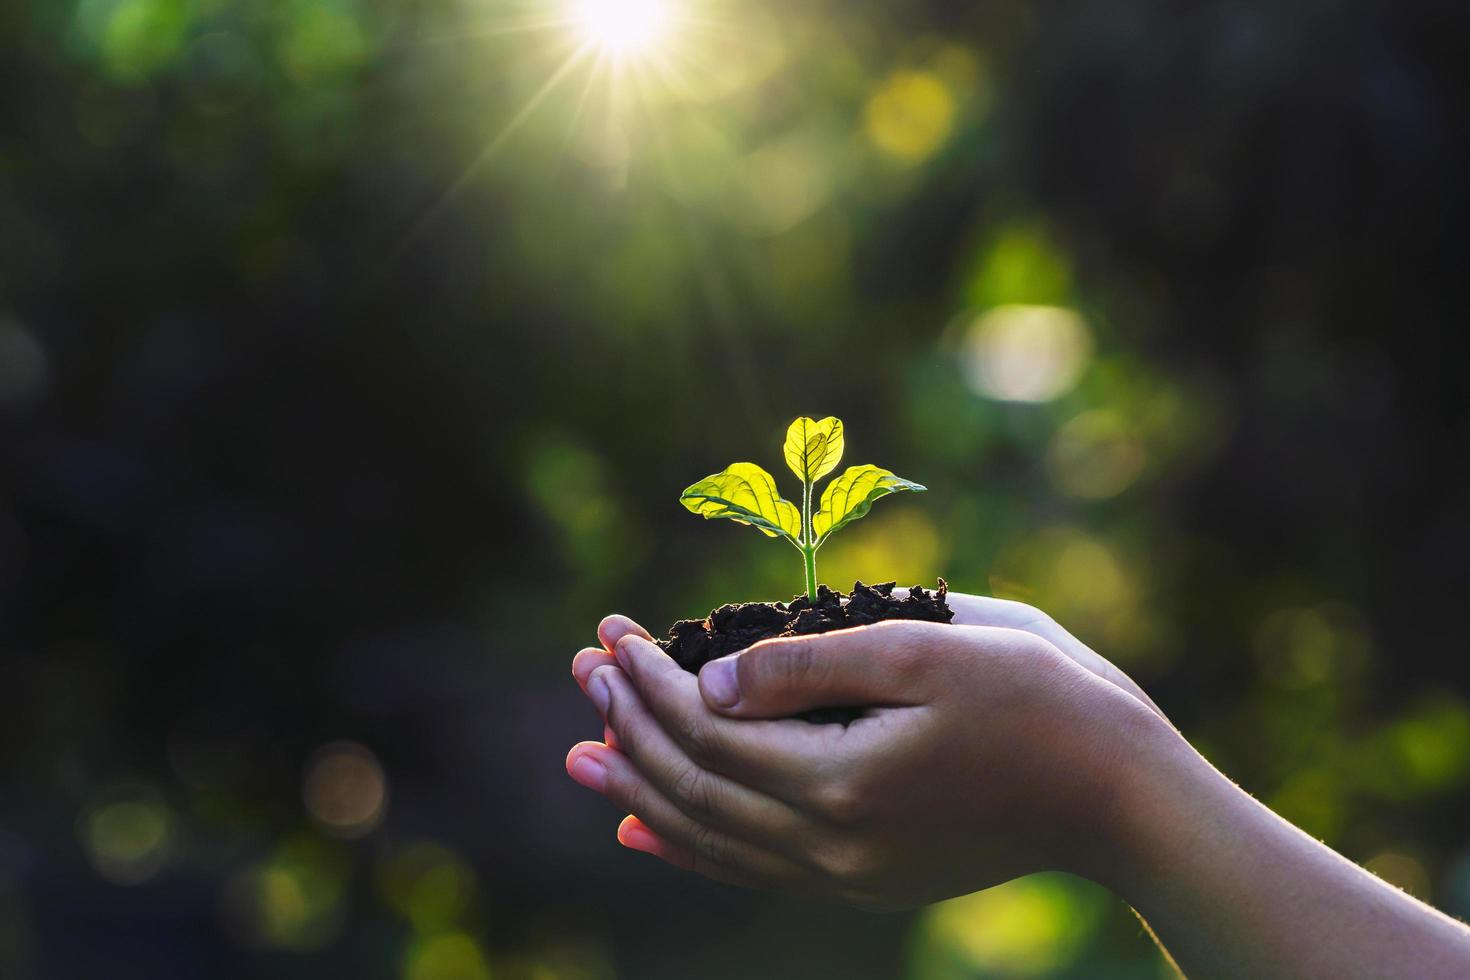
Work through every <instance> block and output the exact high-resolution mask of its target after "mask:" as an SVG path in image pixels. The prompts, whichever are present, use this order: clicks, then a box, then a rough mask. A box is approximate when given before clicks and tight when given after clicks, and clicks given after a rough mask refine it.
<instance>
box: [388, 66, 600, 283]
mask: <svg viewBox="0 0 1470 980" xmlns="http://www.w3.org/2000/svg"><path fill="white" fill-rule="evenodd" d="M592 50H593V47H592V45H590V44H587V43H583V44H582V45H580V46H579V47H577V48H576V49H575V50H573V51H572V53H571V54H570V55H568V56H567V59H566V61H564V62H562V64H561V67H559V68H557V69H556V71H554V72H552V73H551V77H550V78H548V79H547V80H546V81H545V83H543V84H542V86H541V87H540V88H539V89H537V90H536V92H535V93H534V94H532V96H531V97H530V98H529V99H527V100H526V104H525V105H523V106H522V107H521V108H520V111H518V112H517V113H516V114H515V115H514V116H512V117H511V119H510V121H509V122H507V123H506V124H505V125H504V126H503V127H502V128H501V130H500V132H499V133H498V134H496V136H495V137H494V138H493V139H492V140H490V142H489V143H487V144H485V148H484V149H483V150H481V151H480V155H479V156H478V157H476V158H475V160H474V161H473V162H472V163H471V164H470V165H469V166H468V167H466V168H465V171H464V173H462V174H460V176H459V178H458V179H457V180H455V182H454V183H453V184H452V185H450V187H449V189H448V190H447V191H445V192H444V194H443V195H442V196H441V197H440V198H439V200H438V201H436V202H435V203H434V205H433V206H432V207H430V208H429V209H428V210H427V211H426V212H425V213H424V215H423V217H422V218H420V219H419V221H418V223H417V224H415V225H414V227H413V229H412V230H411V231H409V233H408V234H407V235H406V236H405V237H404V240H403V243H402V244H401V245H399V247H398V250H397V251H398V253H399V254H401V253H402V251H403V249H405V248H407V247H408V246H409V245H410V244H412V243H413V242H414V241H415V240H416V239H417V238H418V236H419V235H420V234H422V233H423V231H424V229H425V228H427V227H428V226H429V224H430V223H432V222H433V220H434V219H435V218H436V217H438V215H439V213H440V212H441V211H443V210H444V208H445V206H447V205H448V204H449V202H450V201H452V200H454V198H455V197H457V196H458V195H459V193H460V192H461V191H462V190H464V188H465V185H466V184H468V183H469V182H470V181H471V180H472V179H473V178H474V176H475V175H476V174H477V173H479V172H480V170H481V169H482V168H483V167H484V166H485V165H486V164H487V163H489V162H490V160H491V159H492V158H493V157H494V156H495V154H496V153H498V152H499V151H500V149H501V147H503V146H505V144H506V143H507V142H509V141H510V138H511V137H512V136H514V135H515V134H516V131H517V130H519V129H520V128H521V126H523V125H524V124H525V122H526V120H527V119H530V118H531V114H532V113H533V112H535V111H536V108H537V106H539V105H540V104H541V103H542V102H543V101H545V99H546V97H547V96H548V95H550V94H551V93H552V92H553V91H554V90H555V89H556V87H557V85H559V84H560V83H561V80H562V79H564V78H566V77H567V75H568V74H570V73H571V71H572V69H573V68H575V67H576V66H577V63H578V62H580V61H581V60H582V59H583V58H584V57H585V56H586V55H587V54H588V53H589V52H591V51H592Z"/></svg>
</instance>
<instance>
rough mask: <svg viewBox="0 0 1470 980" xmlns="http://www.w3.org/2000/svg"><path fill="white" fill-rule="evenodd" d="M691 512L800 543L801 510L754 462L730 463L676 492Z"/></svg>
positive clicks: (793, 542)
mask: <svg viewBox="0 0 1470 980" xmlns="http://www.w3.org/2000/svg"><path fill="white" fill-rule="evenodd" d="M679 502H680V503H682V504H683V505H684V506H685V507H687V508H689V510H690V512H691V513H695V514H698V515H700V516H701V517H703V518H705V519H706V520H709V519H710V518H713V517H724V518H728V519H729V520H732V521H735V522H737V523H740V524H749V525H751V526H752V527H754V528H756V529H757V530H759V531H760V532H761V533H762V534H764V535H766V536H767V537H771V538H774V537H783V538H786V539H787V540H788V541H790V542H791V543H792V544H794V545H796V546H797V547H800V546H801V511H800V510H798V509H797V507H796V505H795V504H793V503H792V502H791V501H789V500H786V499H784V498H783V497H782V496H781V495H780V494H779V493H777V492H776V480H775V478H774V477H772V476H771V474H769V473H767V472H766V471H765V470H763V469H761V468H760V467H759V466H757V465H755V464H754V463H731V464H730V465H729V466H727V467H725V469H724V470H723V471H722V472H720V473H716V474H714V475H713V476H707V477H705V478H704V479H703V480H700V481H699V482H698V483H696V484H694V485H693V486H692V487H690V488H689V489H688V490H685V491H684V492H683V493H682V494H680V495H679Z"/></svg>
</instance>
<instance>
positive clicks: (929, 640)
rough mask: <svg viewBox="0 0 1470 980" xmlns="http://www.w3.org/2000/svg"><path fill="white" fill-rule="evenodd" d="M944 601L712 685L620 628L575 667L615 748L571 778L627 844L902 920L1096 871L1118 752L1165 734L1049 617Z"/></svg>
mask: <svg viewBox="0 0 1470 980" xmlns="http://www.w3.org/2000/svg"><path fill="white" fill-rule="evenodd" d="M939 598H940V601H941V602H942V601H943V598H944V597H943V596H942V595H941V596H940V597H939ZM949 600H950V605H951V606H953V608H954V612H955V618H954V622H955V624H957V625H946V624H943V623H936V622H917V621H908V622H893V621H890V622H880V623H877V624H876V625H872V626H866V627H862V628H858V629H848V630H842V631H840V632H834V633H830V634H827V635H821V636H810V637H804V636H793V637H788V638H781V639H774V640H767V641H763V642H760V643H757V644H756V645H755V646H753V647H751V648H750V649H749V650H747V651H745V652H744V653H742V654H740V655H738V656H734V657H727V658H725V659H722V660H716V661H714V662H712V663H709V664H707V665H706V666H704V669H703V670H702V671H701V673H700V675H699V678H698V679H697V680H696V678H695V677H694V676H693V675H691V674H689V673H687V672H686V671H685V670H683V669H681V668H680V666H679V665H678V664H677V663H676V662H675V661H674V660H672V659H670V657H669V656H666V655H665V654H664V653H663V652H662V651H661V650H660V649H659V647H658V646H656V645H655V644H653V643H652V642H650V641H649V639H648V635H647V633H646V632H644V631H643V630H642V629H641V628H639V627H638V626H637V625H636V624H634V623H632V622H631V621H629V620H627V619H624V618H622V617H611V618H610V619H608V620H607V621H605V622H604V623H603V625H602V627H601V629H600V630H599V633H600V636H601V639H602V641H603V643H604V644H605V649H604V650H600V651H599V650H587V651H583V652H582V653H581V654H579V655H578V657H577V659H576V661H575V663H574V667H573V672H574V674H575V675H576V676H577V678H578V680H579V682H581V683H582V684H583V685H584V687H585V688H586V689H587V691H588V693H589V696H590V697H592V699H593V700H594V702H597V703H598V707H599V709H600V710H601V711H602V713H603V715H604V717H605V718H606V719H607V722H608V727H609V728H610V729H611V732H612V735H613V742H612V744H613V745H616V746H619V747H621V751H620V750H619V749H615V748H611V747H608V746H604V745H599V744H597V743H583V744H582V745H579V746H577V747H576V748H575V749H573V751H572V754H571V756H570V757H569V760H568V762H569V770H570V771H571V772H572V774H573V776H574V778H577V779H578V781H579V782H583V783H584V785H589V786H591V787H592V788H594V789H598V790H599V791H601V792H604V793H605V794H606V795H608V796H609V798H611V799H612V800H614V802H616V803H618V804H619V805H620V806H622V807H623V808H624V809H625V810H627V811H629V812H630V813H632V814H633V816H631V817H629V818H628V820H626V821H625V822H624V824H623V827H622V828H621V829H620V832H619V836H620V839H621V840H622V841H623V842H624V843H625V844H627V845H629V846H631V847H635V848H637V849H640V850H646V851H649V852H650V853H653V854H656V855H657V856H659V857H662V858H664V859H665V860H667V861H670V862H671V863H674V864H677V865H679V866H680V867H685V868H690V869H692V870H696V871H699V872H701V873H704V874H707V875H709V876H711V877H715V878H719V879H721V880H725V881H732V882H739V883H742V884H750V885H757V886H761V887H772V888H779V889H782V890H786V891H791V892H797V893H802V894H812V895H820V896H825V897H830V898H836V899H839V900H842V901H846V902H850V903H854V904H858V905H862V906H865V907H872V908H895V907H903V906H910V905H915V904H919V903H923V902H930V901H935V900H938V899H941V898H945V897H949V896H952V895H958V894H963V893H965V892H969V891H974V890H976V889H979V888H984V887H987V886H988V885H991V884H995V883H997V882H1000V881H1004V880H1007V879H1009V878H1012V877H1015V876H1017V875H1020V874H1025V873H1028V872H1030V871H1036V870H1041V869H1043V868H1055V867H1069V868H1076V869H1078V870H1083V869H1084V868H1085V867H1087V866H1088V865H1089V862H1090V860H1091V859H1090V854H1091V853H1092V852H1093V851H1095V850H1096V849H1098V848H1099V847H1100V846H1102V844H1103V840H1102V836H1103V834H1104V832H1105V829H1104V821H1103V819H1102V818H1103V817H1105V812H1104V811H1105V810H1106V808H1107V806H1108V801H1109V800H1110V799H1111V797H1112V796H1113V793H1112V790H1111V783H1112V781H1113V777H1112V768H1113V766H1114V764H1115V760H1116V759H1117V758H1119V757H1120V756H1122V755H1124V754H1125V753H1126V749H1127V746H1128V744H1129V742H1130V741H1131V740H1133V739H1135V738H1138V737H1141V735H1142V733H1143V731H1144V730H1146V729H1150V728H1158V729H1161V730H1164V731H1167V730H1168V729H1167V725H1166V724H1165V723H1164V722H1163V721H1162V716H1161V715H1159V714H1158V713H1157V712H1156V710H1155V709H1153V708H1152V706H1151V704H1150V703H1149V702H1147V699H1146V697H1144V696H1143V694H1142V692H1141V691H1139V690H1138V689H1137V686H1136V685H1133V684H1132V682H1131V681H1128V680H1127V678H1126V677H1124V676H1123V675H1122V674H1121V672H1119V671H1117V670H1116V668H1113V667H1112V666H1111V665H1110V664H1108V663H1107V662H1106V661H1105V660H1103V659H1102V658H1101V657H1098V656H1097V655H1096V654H1095V653H1092V651H1090V650H1087V649H1086V648H1085V647H1083V646H1082V645H1081V644H1080V643H1077V641H1076V640H1074V639H1073V638H1071V637H1070V635H1069V634H1066V633H1065V631H1063V630H1061V628H1060V627H1058V626H1056V625H1055V624H1054V623H1052V622H1051V621H1050V620H1049V619H1047V618H1046V617H1044V616H1042V615H1040V614H1039V613H1038V612H1037V611H1036V610H1034V609H1031V608H1030V607H1027V606H1024V605H1021V604H1019V603H1009V602H1004V601H1001V600H994V599H981V598H979V597H974V596H954V595H951V596H950V597H949ZM767 608H769V607H767ZM1047 635H1050V636H1051V637H1053V638H1054V639H1055V640H1056V641H1058V642H1057V643H1053V642H1051V641H1049V640H1048V639H1045V638H1044V637H1045V636H1047ZM1064 647H1065V648H1066V649H1064ZM608 650H612V651H613V653H611V654H610V653H608V652H607V651H608ZM850 705H865V706H869V707H867V708H865V709H864V710H863V711H862V712H861V715H860V716H859V717H856V718H855V720H853V721H852V722H851V724H848V725H846V726H843V725H838V724H817V725H814V724H810V723H809V722H807V721H804V720H796V719H794V718H793V717H792V716H794V715H798V714H802V713H805V712H810V711H813V710H815V709H831V708H840V707H843V706H850ZM737 719H739V720H737Z"/></svg>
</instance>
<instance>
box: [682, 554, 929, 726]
mask: <svg viewBox="0 0 1470 980" xmlns="http://www.w3.org/2000/svg"><path fill="white" fill-rule="evenodd" d="M895 585H897V583H896V582H884V583H883V584H881V585H864V584H863V583H861V582H855V583H853V586H852V592H850V593H848V594H847V595H844V594H842V593H841V592H833V591H832V590H831V589H829V588H827V586H825V585H820V586H818V587H817V598H816V601H812V600H811V599H809V598H808V597H806V596H804V595H803V596H797V597H796V598H794V599H792V600H791V601H790V602H789V603H788V602H740V603H731V604H729V605H724V606H721V607H720V608H718V609H716V610H715V611H714V612H712V613H710V614H709V616H708V617H706V618H705V619H684V620H680V621H679V622H677V623H675V624H674V625H673V626H671V627H670V628H669V638H668V639H666V640H659V641H658V645H659V646H661V647H663V649H664V652H665V653H667V654H668V655H669V656H670V657H673V658H674V661H675V662H676V663H677V664H678V665H679V666H680V667H683V668H684V669H685V670H687V671H689V672H690V673H693V674H697V673H699V668H701V667H703V666H704V665H705V664H707V663H709V662H710V661H711V660H718V659H719V658H720V657H723V656H726V655H728V654H731V653H737V652H739V651H741V650H744V649H745V648H746V647H748V646H751V645H752V644H755V643H758V642H760V641H761V640H766V639H770V638H771V637H773V636H810V635H812V634H815V633H830V632H832V631H833V630H841V629H847V628H849V627H852V626H866V625H868V624H869V623H880V622H883V621H884V620H888V619H913V620H920V621H923V622H929V623H948V622H950V621H951V620H952V619H954V610H952V609H950V608H949V603H948V602H946V601H945V596H946V595H948V594H949V584H948V583H946V582H945V581H944V579H940V580H939V588H938V589H936V590H935V591H933V592H929V591H926V590H925V589H924V588H923V587H922V586H918V585H915V586H914V587H913V588H910V589H901V590H895V588H894V586H895ZM859 715H861V711H857V710H854V709H848V708H835V709H832V708H829V709H822V710H821V711H814V712H808V713H807V714H806V715H803V717H805V718H806V719H807V720H809V721H814V722H822V721H842V722H848V721H851V720H853V719H854V718H856V717H858V716H859Z"/></svg>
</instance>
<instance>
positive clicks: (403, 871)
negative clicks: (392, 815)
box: [376, 841, 475, 933]
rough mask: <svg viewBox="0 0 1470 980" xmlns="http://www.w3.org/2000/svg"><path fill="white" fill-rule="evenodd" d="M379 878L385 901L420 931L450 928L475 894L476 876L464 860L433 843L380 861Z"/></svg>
mask: <svg viewBox="0 0 1470 980" xmlns="http://www.w3.org/2000/svg"><path fill="white" fill-rule="evenodd" d="M376 877H377V883H378V891H379V893H380V894H381V895H382V896H383V899H384V901H385V902H386V903H387V904H388V905H389V907H391V908H392V909H394V910H395V911H396V912H398V913H399V914H400V915H402V916H403V917H404V918H406V919H407V920H408V921H409V922H411V923H412V924H413V927H414V929H415V930H417V931H418V932H425V933H427V932H437V931H440V930H442V929H445V928H447V927H449V926H450V925H451V924H453V923H454V922H455V920H456V919H457V918H458V916H459V914H460V913H461V912H462V911H463V910H464V909H465V907H466V906H467V905H468V904H469V901H470V899H471V898H472V897H473V895H474V892H475V878H474V874H473V872H471V871H470V869H469V867H468V866H467V865H466V864H465V863H464V861H463V860H461V859H460V858H459V856H458V855H456V854H455V853H454V852H453V851H451V850H449V849H448V848H447V847H443V846H442V845H439V844H435V843H433V842H430V841H419V842H417V843H413V844H409V845H408V846H406V847H403V848H399V849H397V850H394V851H392V852H390V853H389V854H388V855H387V856H385V857H384V858H383V859H382V860H380V861H379V862H378V866H377V869H376Z"/></svg>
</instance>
